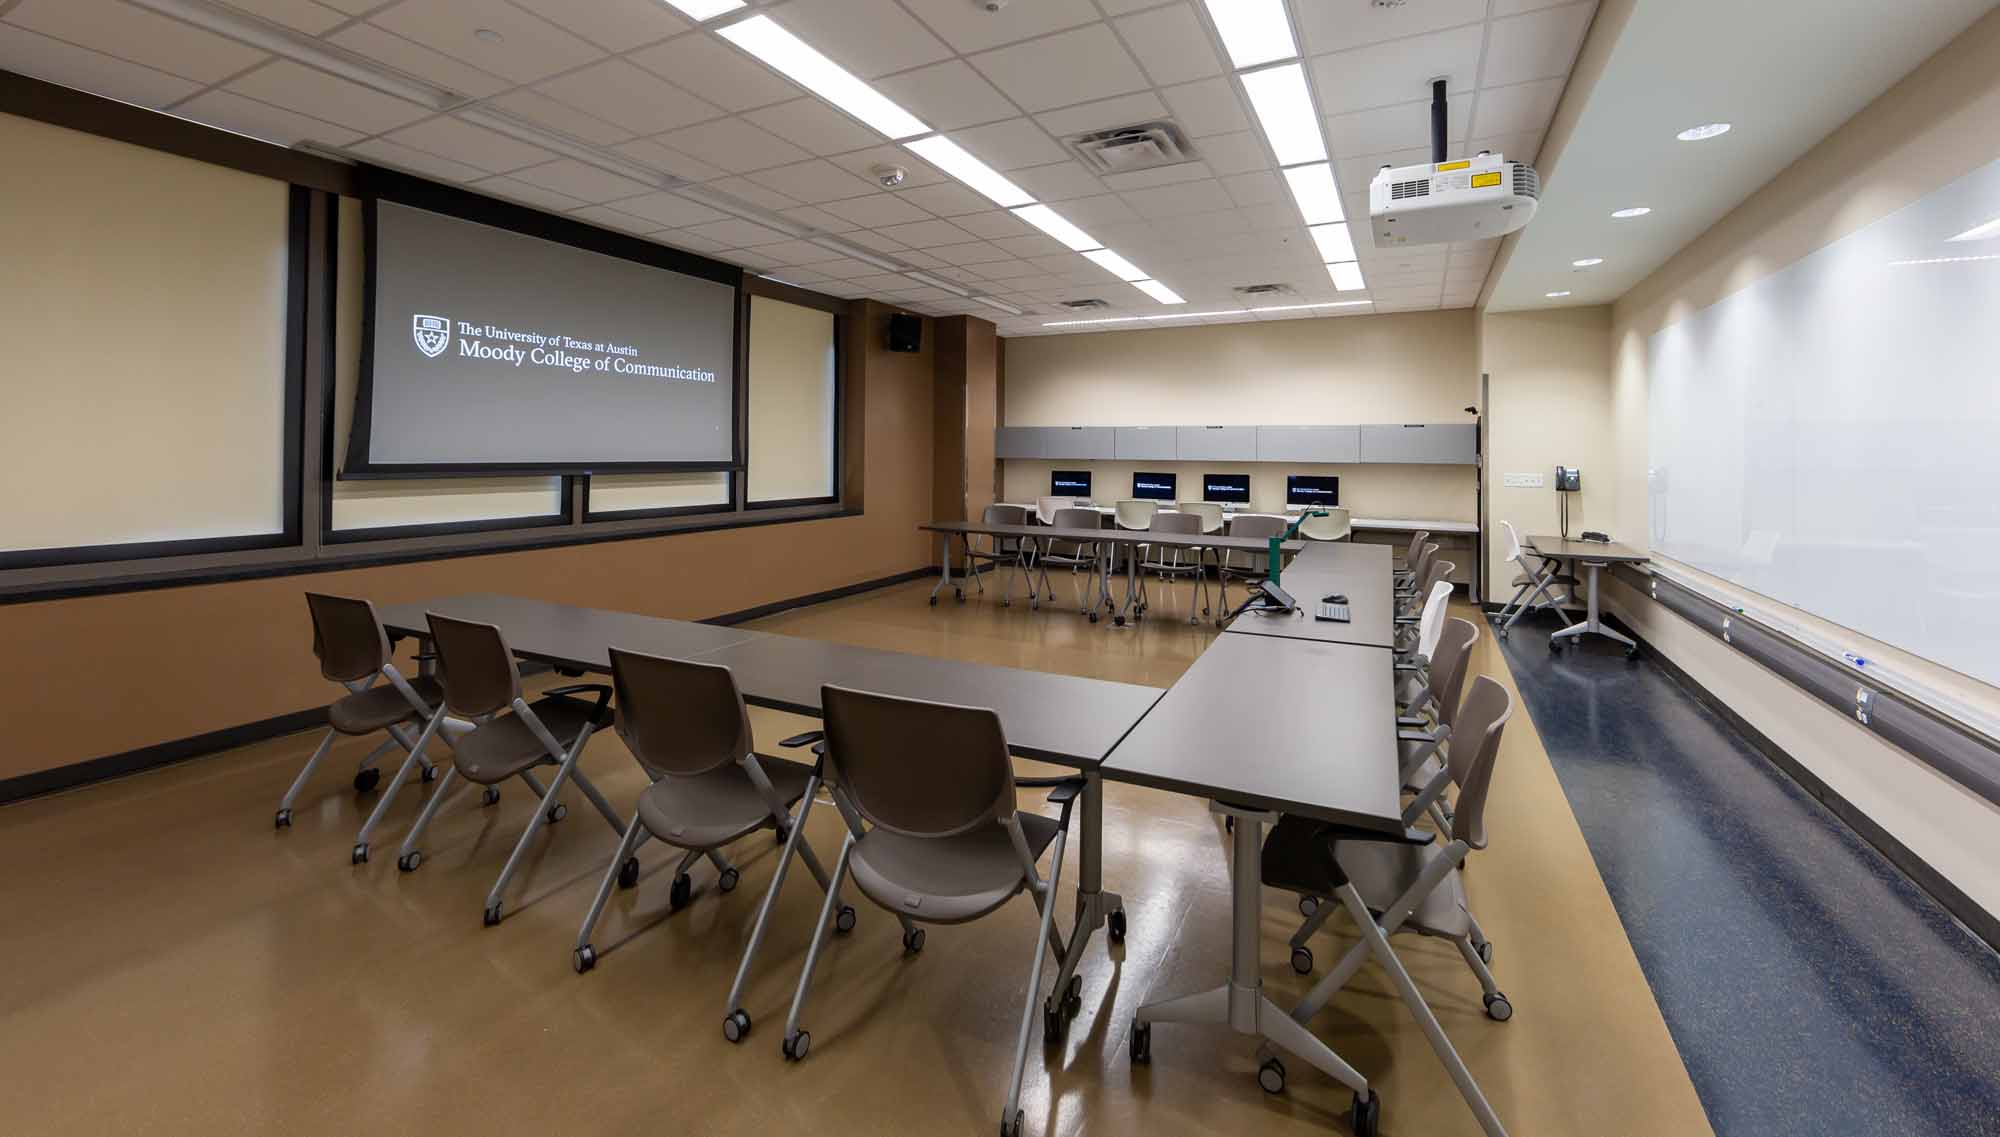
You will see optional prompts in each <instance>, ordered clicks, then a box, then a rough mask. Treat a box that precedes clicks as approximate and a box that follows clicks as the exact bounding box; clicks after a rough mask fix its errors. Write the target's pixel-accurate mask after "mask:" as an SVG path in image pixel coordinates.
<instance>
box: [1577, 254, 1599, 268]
mask: <svg viewBox="0 0 2000 1137" xmlns="http://www.w3.org/2000/svg"><path fill="white" fill-rule="evenodd" d="M1569 263H1570V267H1572V268H1594V267H1596V266H1597V265H1601V264H1603V263H1604V258H1603V257H1584V258H1583V259H1581V260H1574V261H1571V262H1569Z"/></svg>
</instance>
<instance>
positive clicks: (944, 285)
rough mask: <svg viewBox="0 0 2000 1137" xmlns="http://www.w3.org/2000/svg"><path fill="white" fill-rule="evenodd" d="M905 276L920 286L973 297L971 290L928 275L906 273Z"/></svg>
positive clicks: (954, 294)
mask: <svg viewBox="0 0 2000 1137" xmlns="http://www.w3.org/2000/svg"><path fill="white" fill-rule="evenodd" d="M903 275H904V276H907V277H909V278H910V279H911V280H914V281H916V282H917V283H918V284H924V285H929V286H930V287H932V288H935V289H938V290H939V291H941V292H949V293H951V294H952V295H953V296H970V295H972V290H971V289H968V288H961V287H959V286H958V285H956V284H953V283H951V282H950V281H948V280H939V279H938V278H937V277H935V276H931V275H929V274H928V273H921V272H907V271H906V272H904V273H903Z"/></svg>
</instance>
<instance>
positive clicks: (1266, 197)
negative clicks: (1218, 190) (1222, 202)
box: [1222, 170, 1290, 205]
mask: <svg viewBox="0 0 2000 1137" xmlns="http://www.w3.org/2000/svg"><path fill="white" fill-rule="evenodd" d="M1222 188H1223V189H1225V190H1227V191H1228V192H1229V199H1230V200H1231V201H1234V202H1235V203H1236V204H1238V205H1275V204H1278V203H1282V202H1287V201H1289V200H1290V197H1289V195H1288V194H1287V193H1286V191H1285V185H1284V183H1283V182H1281V181H1279V180H1278V175H1276V174H1274V173H1272V172H1271V171H1269V170H1261V171H1255V172H1252V173H1248V174H1231V175H1230V176H1228V177H1226V178H1223V179H1222Z"/></svg>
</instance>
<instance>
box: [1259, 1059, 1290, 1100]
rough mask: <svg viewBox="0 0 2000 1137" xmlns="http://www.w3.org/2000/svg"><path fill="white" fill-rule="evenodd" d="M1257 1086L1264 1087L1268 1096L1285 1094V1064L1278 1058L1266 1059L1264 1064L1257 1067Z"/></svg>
mask: <svg viewBox="0 0 2000 1137" xmlns="http://www.w3.org/2000/svg"><path fill="white" fill-rule="evenodd" d="M1257 1084H1258V1085H1260V1086H1262V1087H1264V1092H1265V1093H1267V1094H1281V1093H1284V1092H1285V1064H1284V1063H1283V1062H1280V1061H1278V1060H1277V1059H1276V1058H1268V1059H1265V1061H1264V1064H1263V1065H1262V1066H1259V1067H1257Z"/></svg>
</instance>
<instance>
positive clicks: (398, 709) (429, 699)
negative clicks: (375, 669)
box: [326, 675, 444, 734]
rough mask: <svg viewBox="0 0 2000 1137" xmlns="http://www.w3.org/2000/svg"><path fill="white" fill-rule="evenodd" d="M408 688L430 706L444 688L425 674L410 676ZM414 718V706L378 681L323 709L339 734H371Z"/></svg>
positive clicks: (433, 706) (398, 693)
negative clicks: (411, 677) (364, 689)
mask: <svg viewBox="0 0 2000 1137" xmlns="http://www.w3.org/2000/svg"><path fill="white" fill-rule="evenodd" d="M410 687H411V689H412V690H414V691H416V693H417V696H418V697H419V698H421V699H422V700H423V701H424V702H426V703H429V704H430V705H431V707H432V709H436V707H437V704H438V701H439V700H441V699H443V698H444V688H443V687H442V686H440V685H439V683H438V681H437V680H435V679H433V678H431V677H430V676H428V675H418V676H416V677H415V678H413V679H411V680H410ZM418 717H419V716H418V714H417V709H416V708H415V707H413V706H411V705H410V701H409V700H408V699H406V698H404V697H403V693H402V692H401V691H398V690H397V689H396V687H395V685H394V684H391V683H378V684H376V685H375V686H373V687H370V688H368V689H367V690H366V691H362V692H359V693H357V694H353V695H349V696H347V697H346V698H344V699H338V700H335V702H334V703H333V705H332V706H329V707H327V709H326V722H327V725H328V726H331V727H332V728H333V729H335V730H337V731H339V732H340V733H342V734H372V733H374V732H375V731H378V730H381V729H383V728H384V727H390V726H394V725H396V724H397V723H399V722H415V721H416V720H417V719H418Z"/></svg>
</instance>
